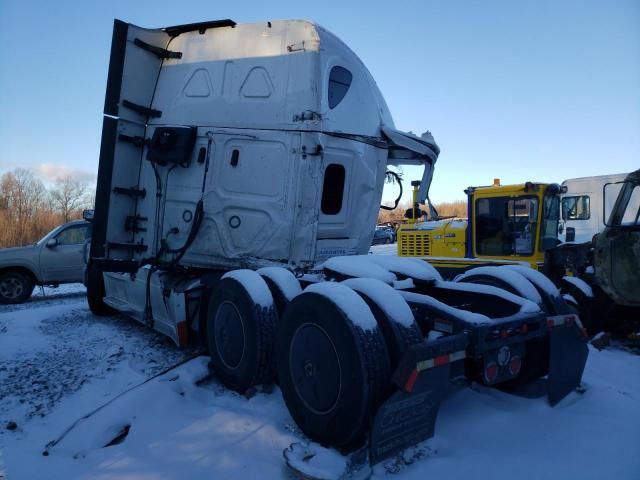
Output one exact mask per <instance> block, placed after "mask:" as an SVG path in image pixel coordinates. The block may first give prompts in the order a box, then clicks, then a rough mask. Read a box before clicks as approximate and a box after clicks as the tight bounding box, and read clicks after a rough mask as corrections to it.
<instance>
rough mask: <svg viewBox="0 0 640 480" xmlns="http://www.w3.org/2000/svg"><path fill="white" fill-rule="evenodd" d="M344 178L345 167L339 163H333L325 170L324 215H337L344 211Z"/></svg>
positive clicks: (323, 187) (323, 188) (323, 190)
mask: <svg viewBox="0 0 640 480" xmlns="http://www.w3.org/2000/svg"><path fill="white" fill-rule="evenodd" d="M344 177H345V171H344V167H343V166H342V165H339V164H337V163H332V164H331V165H329V166H328V167H327V169H326V170H325V172H324V185H323V186H322V213H324V214H326V215H335V214H337V213H339V212H340V210H341V209H342V197H343V195H344Z"/></svg>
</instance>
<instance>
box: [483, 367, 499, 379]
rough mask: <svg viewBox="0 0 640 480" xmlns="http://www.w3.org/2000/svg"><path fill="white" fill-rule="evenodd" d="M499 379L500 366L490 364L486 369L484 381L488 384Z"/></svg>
mask: <svg viewBox="0 0 640 480" xmlns="http://www.w3.org/2000/svg"><path fill="white" fill-rule="evenodd" d="M496 378H498V364H497V363H496V362H489V363H488V364H487V366H486V367H484V379H485V381H486V382H487V383H489V384H490V383H493V382H494V381H495V380H496Z"/></svg>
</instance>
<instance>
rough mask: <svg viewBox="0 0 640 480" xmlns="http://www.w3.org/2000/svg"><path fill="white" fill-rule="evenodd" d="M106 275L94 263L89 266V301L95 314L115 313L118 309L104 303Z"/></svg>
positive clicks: (102, 315) (90, 307)
mask: <svg viewBox="0 0 640 480" xmlns="http://www.w3.org/2000/svg"><path fill="white" fill-rule="evenodd" d="M104 296H105V290H104V277H103V276H102V271H101V270H100V269H99V268H97V267H95V266H94V265H89V267H87V303H88V304H89V310H91V313H93V314H94V315H97V316H99V317H104V316H107V315H113V314H114V313H116V311H115V310H114V309H113V308H111V307H110V306H109V305H107V304H106V303H104Z"/></svg>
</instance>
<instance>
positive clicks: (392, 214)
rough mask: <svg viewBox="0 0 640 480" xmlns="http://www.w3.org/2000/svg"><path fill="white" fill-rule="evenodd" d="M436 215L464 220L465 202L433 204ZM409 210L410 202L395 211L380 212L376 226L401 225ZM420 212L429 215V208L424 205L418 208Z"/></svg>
mask: <svg viewBox="0 0 640 480" xmlns="http://www.w3.org/2000/svg"><path fill="white" fill-rule="evenodd" d="M433 206H434V207H435V209H436V211H437V212H438V215H440V217H454V218H466V217H467V201H466V200H457V201H455V202H441V203H434V204H433ZM410 208H411V202H409V201H407V202H402V203H400V204H399V205H398V208H396V209H395V210H382V209H381V210H380V212H379V213H378V224H385V223H403V222H404V221H405V220H406V219H405V216H404V214H405V212H406V211H407V210H408V209H410ZM420 209H421V210H424V211H425V212H427V213H429V208H428V207H427V206H425V205H421V206H420Z"/></svg>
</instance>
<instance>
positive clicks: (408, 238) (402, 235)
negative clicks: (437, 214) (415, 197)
mask: <svg viewBox="0 0 640 480" xmlns="http://www.w3.org/2000/svg"><path fill="white" fill-rule="evenodd" d="M415 190H417V186H415V185H414V191H415ZM465 193H466V194H467V202H468V203H467V215H468V218H467V219H447V220H435V221H422V218H423V215H422V212H421V211H420V210H419V208H418V206H417V203H415V204H414V208H413V209H411V210H409V212H408V217H410V218H409V219H408V222H407V223H406V224H404V225H401V226H400V228H399V230H398V255H399V256H403V257H407V256H411V257H429V258H425V259H427V260H428V261H429V263H431V264H432V265H434V266H435V267H436V268H438V270H439V271H440V273H441V274H443V276H445V277H453V276H455V275H456V274H457V273H462V272H464V271H465V270H467V269H469V268H472V267H476V266H484V265H504V264H510V263H516V264H528V265H530V266H531V267H533V268H535V269H537V270H542V269H543V266H544V251H545V250H547V249H549V248H552V247H554V246H556V245H557V243H558V240H557V231H558V221H559V213H560V208H559V205H560V203H559V193H560V186H559V185H557V184H545V183H534V182H526V183H523V184H518V185H500V182H499V180H496V181H495V182H494V184H493V185H491V186H483V187H469V188H468V189H466V190H465Z"/></svg>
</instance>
